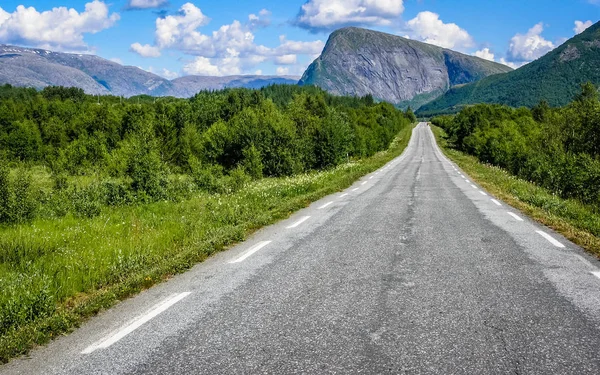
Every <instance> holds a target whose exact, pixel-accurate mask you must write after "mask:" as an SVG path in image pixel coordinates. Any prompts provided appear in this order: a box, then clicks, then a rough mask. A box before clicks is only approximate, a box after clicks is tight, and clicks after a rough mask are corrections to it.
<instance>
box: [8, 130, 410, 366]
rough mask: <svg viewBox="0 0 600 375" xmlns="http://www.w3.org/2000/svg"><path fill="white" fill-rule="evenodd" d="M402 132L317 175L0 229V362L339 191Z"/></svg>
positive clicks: (388, 154) (395, 148)
mask: <svg viewBox="0 0 600 375" xmlns="http://www.w3.org/2000/svg"><path fill="white" fill-rule="evenodd" d="M411 130H412V127H410V126H407V127H405V128H404V129H403V130H402V131H401V132H400V133H399V135H398V136H397V137H396V139H395V140H394V141H393V142H392V145H391V147H390V148H389V149H388V150H387V151H385V152H380V153H378V154H376V155H375V156H373V157H371V158H368V159H364V160H361V161H357V162H350V163H346V164H342V165H340V166H338V167H336V168H333V169H330V170H327V171H322V172H314V173H307V174H302V175H297V176H293V177H282V178H265V179H260V180H256V181H249V180H246V181H245V182H243V187H242V188H241V189H239V190H238V191H237V192H231V193H213V194H210V193H206V192H205V193H195V194H194V195H193V196H192V197H191V198H189V199H186V200H184V201H181V202H172V201H160V202H155V203H148V204H137V205H128V206H121V207H113V208H111V207H103V208H102V210H101V212H100V214H99V215H97V216H94V217H91V218H87V217H84V216H83V217H82V216H77V217H75V216H73V215H72V214H70V213H69V214H67V215H66V216H64V217H59V218H43V219H36V220H34V221H33V222H31V223H30V224H22V225H16V226H7V227H0V361H3V362H6V361H8V360H9V359H10V358H12V357H14V356H16V355H18V354H22V353H25V352H27V351H28V350H29V349H30V348H31V347H32V346H33V345H35V344H41V343H44V342H47V341H48V340H49V339H50V338H51V337H53V336H56V335H58V334H61V333H64V332H67V331H69V330H71V329H72V328H73V327H76V326H77V325H78V324H79V323H80V322H81V321H82V320H84V319H85V318H86V317H88V316H90V315H93V314H95V313H97V312H98V311H99V310H101V309H103V308H106V307H109V306H111V305H112V304H114V303H115V302H116V301H118V300H119V299H122V298H125V297H127V296H129V295H132V294H134V293H136V292H138V291H140V290H142V289H144V288H147V287H149V286H151V285H152V284H154V283H156V282H160V281H161V280H164V279H165V278H167V277H168V276H169V275H172V274H175V273H179V272H182V271H184V270H186V269H188V268H189V267H191V266H192V265H194V264H195V263H197V262H200V261H202V260H203V259H205V258H206V257H207V256H209V255H210V254H212V253H214V252H216V251H220V250H223V249H224V248H226V247H227V246H230V245H231V244H233V243H235V242H239V241H242V240H243V239H245V238H246V236H247V235H248V234H250V233H252V232H253V231H254V230H256V229H257V228H260V227H262V226H264V225H267V224H270V223H273V222H274V221H277V220H280V219H282V218H285V217H287V216H288V215H289V214H290V213H291V212H293V211H295V210H298V209H300V208H302V207H305V206H306V205H307V204H309V203H310V202H311V201H314V200H317V199H319V198H321V197H323V196H325V195H327V194H331V193H333V192H336V191H338V190H340V189H343V188H346V187H347V186H349V185H351V184H352V182H353V181H355V180H356V179H357V178H359V177H360V176H362V175H364V174H366V173H369V172H370V171H373V170H375V169H376V168H378V167H380V166H381V165H383V164H384V163H386V162H387V161H389V160H391V159H392V158H394V157H396V156H398V155H399V154H400V153H401V152H402V151H403V150H404V148H405V147H406V145H407V144H408V140H409V137H410V132H411Z"/></svg>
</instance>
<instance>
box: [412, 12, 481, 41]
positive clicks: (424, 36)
mask: <svg viewBox="0 0 600 375" xmlns="http://www.w3.org/2000/svg"><path fill="white" fill-rule="evenodd" d="M406 26H407V27H408V28H409V29H410V30H411V31H412V34H413V37H417V38H418V39H420V40H422V41H424V42H425V43H429V44H435V45H436V46H440V47H443V48H453V49H458V50H465V49H467V48H470V47H472V46H473V44H474V43H473V38H472V37H471V35H469V33H468V32H467V31H466V30H464V29H461V28H460V27H459V26H458V25H457V24H455V23H444V22H443V21H442V20H441V19H440V16H439V15H438V14H436V13H433V12H420V13H419V14H417V16H416V17H415V18H413V19H412V20H410V21H408V22H407V23H406Z"/></svg>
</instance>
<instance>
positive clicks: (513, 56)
mask: <svg viewBox="0 0 600 375" xmlns="http://www.w3.org/2000/svg"><path fill="white" fill-rule="evenodd" d="M543 31H544V25H543V24H542V23H541V22H540V23H538V24H537V25H535V26H533V27H532V28H531V29H529V31H527V33H526V34H524V35H523V34H516V35H515V36H513V37H512V39H511V40H510V46H509V48H508V60H510V61H513V62H530V61H533V60H536V59H538V58H540V57H542V56H544V55H545V54H546V53H548V52H550V51H552V50H553V49H554V48H555V47H556V46H555V45H554V43H552V42H551V41H549V40H546V39H544V37H543V36H542V35H541V34H542V32H543Z"/></svg>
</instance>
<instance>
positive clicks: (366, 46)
mask: <svg viewBox="0 0 600 375" xmlns="http://www.w3.org/2000/svg"><path fill="white" fill-rule="evenodd" d="M510 70H512V69H511V68H509V67H507V66H504V65H501V64H497V63H494V62H490V61H487V60H483V59H480V58H478V57H474V56H467V55H464V54H461V53H458V52H454V51H451V50H448V49H444V48H440V47H437V46H433V45H430V44H426V43H422V42H417V41H414V40H410V39H405V38H402V37H399V36H395V35H391V34H385V33H381V32H377V31H372V30H366V29H360V28H355V27H348V28H344V29H340V30H337V31H335V32H334V33H332V34H331V36H330V37H329V40H328V41H327V44H326V45H325V49H324V50H323V53H322V54H321V56H320V57H319V58H317V59H316V60H315V61H314V62H313V63H312V64H311V65H310V66H309V67H308V69H307V70H306V72H305V73H304V75H303V76H302V79H301V80H300V84H301V85H316V86H319V87H321V88H323V89H325V90H327V91H329V92H331V93H334V94H343V95H357V96H364V95H367V94H371V95H373V96H374V97H375V98H377V99H380V100H385V101H389V102H391V103H394V104H398V105H401V106H407V105H411V106H413V107H419V106H420V105H422V104H424V103H427V102H429V101H431V100H432V99H434V98H436V97H438V96H440V95H442V94H443V93H445V92H446V91H447V90H448V89H449V88H450V87H452V86H454V85H458V84H464V83H469V82H474V81H477V80H479V79H481V78H484V77H487V76H489V75H492V74H497V73H504V72H508V71H510Z"/></svg>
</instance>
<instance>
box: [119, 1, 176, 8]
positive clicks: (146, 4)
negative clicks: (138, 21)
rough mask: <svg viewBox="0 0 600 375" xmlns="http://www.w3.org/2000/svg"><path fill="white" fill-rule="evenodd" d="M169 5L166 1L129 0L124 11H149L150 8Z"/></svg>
mask: <svg viewBox="0 0 600 375" xmlns="http://www.w3.org/2000/svg"><path fill="white" fill-rule="evenodd" d="M168 4H169V1H168V0H129V1H127V5H125V9H127V10H135V9H151V8H162V7H165V6H167V5H168Z"/></svg>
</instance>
